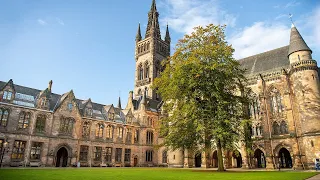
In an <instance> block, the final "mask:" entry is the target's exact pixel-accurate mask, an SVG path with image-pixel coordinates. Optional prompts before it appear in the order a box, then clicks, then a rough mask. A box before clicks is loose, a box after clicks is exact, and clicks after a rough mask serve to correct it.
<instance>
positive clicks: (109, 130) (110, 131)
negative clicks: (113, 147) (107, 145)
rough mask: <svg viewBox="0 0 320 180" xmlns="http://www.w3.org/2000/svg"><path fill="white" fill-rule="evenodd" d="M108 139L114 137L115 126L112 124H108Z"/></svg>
mask: <svg viewBox="0 0 320 180" xmlns="http://www.w3.org/2000/svg"><path fill="white" fill-rule="evenodd" d="M106 130H107V134H106V135H107V139H112V138H113V127H112V126H111V125H108V126H107V129H106Z"/></svg>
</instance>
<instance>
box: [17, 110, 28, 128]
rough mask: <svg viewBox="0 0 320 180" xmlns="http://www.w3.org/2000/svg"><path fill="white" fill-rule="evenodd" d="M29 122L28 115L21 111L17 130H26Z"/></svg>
mask: <svg viewBox="0 0 320 180" xmlns="http://www.w3.org/2000/svg"><path fill="white" fill-rule="evenodd" d="M29 121H30V113H29V112H23V111H22V112H21V113H20V116H19V123H18V128H19V129H26V128H27V127H28V126H29Z"/></svg>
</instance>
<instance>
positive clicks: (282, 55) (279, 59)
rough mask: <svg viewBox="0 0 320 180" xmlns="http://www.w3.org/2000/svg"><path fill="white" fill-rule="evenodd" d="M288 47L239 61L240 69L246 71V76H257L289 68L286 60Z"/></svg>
mask: <svg viewBox="0 0 320 180" xmlns="http://www.w3.org/2000/svg"><path fill="white" fill-rule="evenodd" d="M288 49H289V46H284V47H281V48H277V49H274V50H271V51H267V52H264V53H260V54H256V55H253V56H249V57H246V58H243V59H239V63H240V64H241V67H243V68H244V69H246V70H247V71H246V74H257V73H261V72H266V71H273V70H275V69H281V68H287V67H289V66H290V62H289V59H288V56H287V55H288Z"/></svg>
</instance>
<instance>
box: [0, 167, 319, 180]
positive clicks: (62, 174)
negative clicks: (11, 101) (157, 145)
mask: <svg viewBox="0 0 320 180" xmlns="http://www.w3.org/2000/svg"><path fill="white" fill-rule="evenodd" d="M314 175H316V173H314V172H293V171H286V172H277V171H273V172H268V171H262V172H261V171H259V172H252V171H251V172H242V171H241V172H216V171H206V170H198V171H195V170H193V169H167V168H96V169H94V168H82V169H81V168H80V169H71V168H67V169H0V180H20V179H21V180H40V179H45V180H56V179H57V180H91V179H92V180H108V179H113V180H117V179H119V180H122V179H123V180H128V179H129V180H136V179H137V180H153V179H154V180H171V179H172V180H188V179H190V180H206V179H210V180H216V179H225V180H244V179H245V180H250V179H254V180H273V179H274V180H276V179H277V180H278V179H281V180H286V179H288V180H302V179H306V178H308V177H311V176H314Z"/></svg>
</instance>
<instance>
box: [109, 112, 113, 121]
mask: <svg viewBox="0 0 320 180" xmlns="http://www.w3.org/2000/svg"><path fill="white" fill-rule="evenodd" d="M108 119H109V120H114V113H110V112H109V113H108Z"/></svg>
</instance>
